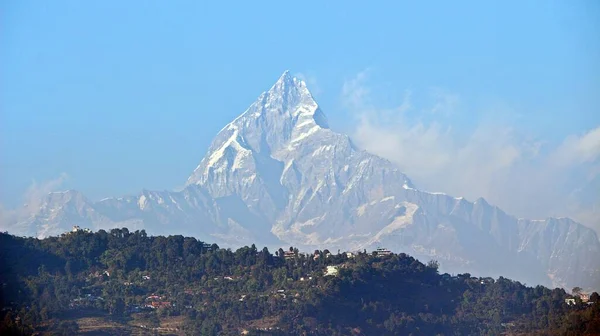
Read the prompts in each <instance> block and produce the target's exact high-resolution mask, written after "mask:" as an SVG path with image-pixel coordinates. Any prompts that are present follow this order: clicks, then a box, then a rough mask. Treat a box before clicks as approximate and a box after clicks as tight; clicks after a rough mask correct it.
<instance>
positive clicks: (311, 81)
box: [294, 72, 323, 95]
mask: <svg viewBox="0 0 600 336" xmlns="http://www.w3.org/2000/svg"><path fill="white" fill-rule="evenodd" d="M294 76H295V77H298V78H299V79H301V80H303V81H304V82H305V83H306V85H307V86H308V88H309V89H310V92H311V93H312V94H313V95H319V94H321V93H323V90H322V89H321V87H320V86H319V81H318V80H317V77H316V76H315V75H314V74H312V73H310V72H308V73H304V72H297V73H295V74H294Z"/></svg>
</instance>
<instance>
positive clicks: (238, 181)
mask: <svg viewBox="0 0 600 336" xmlns="http://www.w3.org/2000/svg"><path fill="white" fill-rule="evenodd" d="M72 225H80V226H84V227H89V228H93V229H99V228H113V227H123V226H127V227H128V228H130V229H141V228H144V229H146V230H147V231H148V232H149V233H152V234H187V235H194V236H196V237H198V238H200V239H203V240H205V241H210V242H213V241H214V242H217V243H218V244H221V245H226V246H239V245H244V244H249V243H250V242H257V243H258V244H262V245H267V246H270V247H280V246H289V245H294V246H297V247H299V248H301V249H307V250H308V249H314V248H329V249H330V250H337V249H342V250H357V249H360V250H362V249H368V250H370V249H374V248H376V247H379V246H385V247H387V248H389V249H391V250H394V251H398V252H400V251H401V252H407V253H409V254H412V255H414V256H415V257H417V258H420V259H422V260H429V259H437V260H439V261H440V263H441V266H442V270H444V271H450V272H471V273H474V274H481V275H490V276H500V275H503V276H508V277H511V278H515V279H518V280H521V281H525V282H527V283H529V284H544V285H554V286H563V287H567V288H569V287H572V286H580V287H584V288H594V289H598V288H600V262H598V261H597V256H598V255H600V242H599V241H598V237H597V235H596V233H595V232H594V231H593V230H591V229H589V228H587V227H585V226H583V225H581V224H578V223H576V222H574V221H572V220H570V219H566V218H560V219H555V218H548V219H544V220H527V219H518V218H515V217H513V216H510V215H508V214H506V213H505V212H503V211H502V210H501V209H499V208H497V207H495V206H493V205H490V204H488V203H487V202H486V201H485V200H484V199H478V200H476V201H475V202H469V201H467V200H465V199H463V198H455V197H451V196H449V195H445V194H440V193H429V192H424V191H421V190H419V189H418V188H417V187H416V186H415V185H414V184H413V183H412V182H411V181H410V179H409V178H408V177H407V176H406V175H404V174H403V173H402V172H401V171H400V170H399V169H398V168H397V167H396V166H394V165H393V164H392V163H391V162H389V161H387V160H385V159H383V158H380V157H378V156H376V155H373V154H370V153H368V152H366V151H363V150H360V149H359V148H357V147H356V146H355V145H353V143H352V141H351V139H350V138H349V137H348V136H346V135H343V134H339V133H336V132H334V131H332V130H331V129H330V128H329V126H328V122H327V118H326V117H325V115H324V114H323V112H322V111H321V109H320V108H319V105H318V104H317V103H316V101H315V100H314V99H313V97H312V95H311V93H310V92H309V90H308V88H307V87H306V84H305V83H304V82H303V81H302V80H299V79H298V78H294V77H293V76H291V75H290V74H289V72H285V73H284V74H283V75H282V76H281V77H280V78H279V80H277V82H276V83H275V85H273V87H271V89H269V90H268V91H267V92H264V93H262V94H261V95H260V96H259V97H258V99H257V100H256V101H255V102H254V103H252V105H250V107H249V108H248V109H247V110H246V111H245V112H244V113H243V114H242V115H240V116H239V117H237V118H236V119H235V120H233V121H232V122H231V123H229V124H228V125H226V126H225V127H224V128H223V129H222V130H221V131H220V132H219V133H218V134H217V136H216V137H215V139H214V140H213V142H212V143H211V145H210V147H209V149H208V152H207V153H206V155H205V157H204V158H203V159H202V160H201V161H200V164H199V165H198V166H197V167H196V169H195V170H194V171H193V173H192V174H191V176H190V177H189V179H188V180H187V183H186V187H185V188H184V189H183V190H182V191H179V192H169V191H163V192H158V191H146V190H145V191H142V193H140V194H139V195H136V196H128V197H123V198H110V199H105V200H102V201H99V202H91V201H89V200H87V199H86V198H85V197H84V196H83V195H81V194H80V193H78V192H75V191H68V192H66V193H51V194H49V195H48V196H47V198H46V200H45V201H44V203H43V205H42V207H41V208H40V209H36V210H35V211H34V213H33V215H31V216H30V217H28V218H25V219H21V220H20V221H19V222H18V223H16V224H15V226H14V228H15V229H16V230H19V231H20V232H17V233H20V234H30V235H36V236H39V237H43V236H47V235H56V234H60V233H62V232H64V231H65V230H68V229H69V228H70V227H71V226H72ZM9 231H10V230H9Z"/></svg>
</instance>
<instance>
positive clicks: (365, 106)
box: [342, 71, 600, 232]
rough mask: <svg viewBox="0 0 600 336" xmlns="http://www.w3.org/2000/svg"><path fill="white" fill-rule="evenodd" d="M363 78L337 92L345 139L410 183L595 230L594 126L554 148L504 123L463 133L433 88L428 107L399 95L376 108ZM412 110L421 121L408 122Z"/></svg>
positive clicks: (599, 226)
mask: <svg viewBox="0 0 600 336" xmlns="http://www.w3.org/2000/svg"><path fill="white" fill-rule="evenodd" d="M368 74H369V73H368V71H366V72H361V73H359V74H357V75H356V76H355V77H354V78H352V79H350V80H348V81H346V83H345V84H344V85H343V88H342V100H343V102H344V104H345V105H346V107H347V108H348V109H349V110H350V111H351V112H352V113H353V114H354V116H356V117H357V124H356V128H355V130H354V134H353V138H354V140H355V141H356V143H357V144H358V145H359V146H361V147H363V148H365V149H366V150H368V151H370V152H373V153H375V154H378V155H380V156H383V157H385V158H387V159H389V160H391V161H393V162H394V163H396V164H397V165H398V166H399V167H400V168H401V169H403V170H404V171H405V173H406V174H407V175H409V177H411V178H412V179H413V180H414V181H415V182H416V184H417V186H419V187H421V188H422V189H425V190H430V191H442V192H446V193H449V194H452V195H456V196H459V195H460V196H465V197H467V198H469V199H476V198H478V197H484V198H486V199H488V200H489V201H490V202H492V203H494V204H496V205H498V206H500V207H501V208H503V209H505V210H506V211H507V212H509V213H512V214H514V215H517V216H524V217H536V218H537V217H542V218H543V217H547V216H569V217H572V218H574V219H576V220H578V221H581V222H583V223H584V224H587V225H588V226H590V227H593V228H595V229H596V230H597V231H599V232H600V209H599V208H600V206H599V204H600V193H599V192H598V190H600V126H598V127H595V128H592V129H590V130H589V131H587V132H584V133H583V134H579V135H571V136H569V137H567V138H566V139H564V141H563V142H562V143H561V144H560V145H558V146H554V147H551V146H550V145H548V144H546V143H544V142H542V141H540V140H536V139H533V140H532V139H530V138H529V137H528V135H527V134H526V130H524V129H521V128H519V127H518V125H517V124H515V123H510V122H504V123H498V121H497V120H495V121H494V122H486V121H480V122H478V123H477V124H476V125H475V126H474V127H473V128H470V129H469V130H466V128H464V127H457V126H460V125H455V124H453V123H452V119H453V118H452V116H453V114H455V113H460V109H461V98H460V97H459V96H458V95H456V94H453V93H450V92H447V91H444V90H441V89H435V90H433V91H432V92H431V94H430V96H429V97H430V98H429V102H427V103H424V105H427V106H429V107H426V108H421V106H415V104H414V103H413V102H412V101H411V100H412V94H411V92H406V93H405V94H404V99H403V101H402V103H401V104H400V105H399V106H397V107H396V108H391V109H390V108H380V107H378V106H377V104H375V103H374V102H373V97H372V96H371V89H370V88H369V85H368ZM415 111H418V112H419V113H421V114H427V118H418V117H417V118H414V116H413V117H409V114H412V115H414V112H415ZM496 112H497V111H496ZM424 120H431V121H427V122H426V121H424ZM482 120H485V118H483V119H482Z"/></svg>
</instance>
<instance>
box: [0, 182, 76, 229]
mask: <svg viewBox="0 0 600 336" xmlns="http://www.w3.org/2000/svg"><path fill="white" fill-rule="evenodd" d="M67 179H68V176H67V174H66V173H62V174H60V176H58V177H57V178H54V179H50V180H47V181H43V182H41V183H38V182H36V181H35V180H34V181H32V182H31V185H30V186H29V188H27V191H26V192H25V194H24V195H23V204H24V206H23V207H19V208H17V209H13V210H9V209H6V208H4V207H3V206H2V205H0V230H7V229H8V228H9V227H10V226H12V225H14V224H15V223H17V222H18V221H20V220H22V219H24V218H26V217H29V216H30V215H31V214H33V213H35V212H36V211H38V210H39V209H40V207H41V205H42V202H43V201H44V198H45V197H46V195H48V193H50V192H52V191H56V190H58V189H59V188H60V187H61V186H62V185H63V184H64V182H65V181H66V180H67Z"/></svg>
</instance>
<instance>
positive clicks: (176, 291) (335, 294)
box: [0, 229, 600, 335]
mask: <svg viewBox="0 0 600 336" xmlns="http://www.w3.org/2000/svg"><path fill="white" fill-rule="evenodd" d="M314 255H316V256H318V258H315V257H313V254H311V255H306V254H303V253H300V251H298V249H297V248H294V247H290V248H289V249H286V250H284V249H279V250H278V251H276V253H275V256H274V255H272V254H271V253H270V252H269V250H268V249H267V248H263V249H260V250H259V249H257V247H256V246H254V245H252V246H250V247H248V246H245V247H242V248H239V249H238V250H236V251H231V250H229V249H221V248H219V247H218V246H217V245H215V244H212V245H210V244H205V243H203V242H201V241H198V240H196V239H194V238H187V237H183V236H169V237H160V236H159V237H149V236H147V235H146V233H145V232H144V231H136V232H129V231H128V230H127V229H113V230H111V231H110V232H106V231H104V230H100V231H99V232H97V233H88V232H74V233H68V234H64V235H62V236H61V237H51V238H47V239H43V240H38V239H34V238H19V237H14V236H11V235H8V234H0V281H1V283H2V292H1V294H2V297H1V299H2V306H3V311H2V313H1V314H0V318H1V320H0V321H2V322H1V325H0V334H1V335H13V334H14V335H19V334H31V333H32V332H33V331H34V330H36V329H40V328H42V329H44V328H46V329H44V330H49V331H50V332H51V333H52V334H57V335H62V334H64V335H72V334H75V333H77V324H76V323H74V322H72V321H68V320H67V319H66V318H65V317H66V316H69V314H74V313H83V312H86V313H87V314H104V315H107V316H110V318H112V319H114V320H115V321H126V320H127V319H129V318H131V316H132V314H141V315H142V316H144V317H145V320H146V321H147V322H145V323H146V324H147V326H148V327H150V328H152V327H157V326H158V325H159V320H160V319H161V318H165V317H168V316H184V317H185V320H186V322H185V324H184V325H183V326H182V327H181V330H180V332H182V333H185V334H188V335H229V334H239V333H240V331H241V330H243V329H246V330H248V332H249V335H288V334H298V335H305V334H306V335H308V334H311V335H499V334H503V333H506V332H515V333H521V334H533V335H535V334H540V335H586V334H587V335H594V334H598V333H600V300H599V297H598V294H596V293H594V294H592V296H591V300H590V301H593V302H595V303H594V304H589V305H588V304H585V303H582V302H581V301H580V300H578V301H577V304H576V305H574V306H568V305H567V304H566V303H565V299H566V298H569V297H570V295H568V294H567V293H566V292H565V291H564V290H562V289H554V290H550V289H548V288H545V287H541V286H537V287H534V288H531V287H526V286H524V285H522V284H520V283H519V282H515V281H511V280H508V279H505V278H502V277H501V278H499V279H497V280H494V279H491V278H474V277H471V275H470V274H460V275H457V276H450V275H448V274H441V275H440V274H439V273H438V266H439V265H438V263H437V262H436V261H431V262H429V263H428V264H427V265H425V264H423V263H421V262H419V261H418V260H416V259H414V258H412V257H410V256H408V255H406V254H392V255H389V256H384V257H377V256H375V255H373V254H370V253H366V251H365V252H363V253H359V254H358V255H357V256H356V257H355V258H348V257H347V256H346V254H344V253H340V251H338V253H337V254H335V255H334V254H330V253H329V251H327V250H325V251H315V253H314ZM284 256H285V258H284ZM334 265H335V266H337V269H338V274H337V275H336V276H324V270H325V268H326V267H327V266H334Z"/></svg>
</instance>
